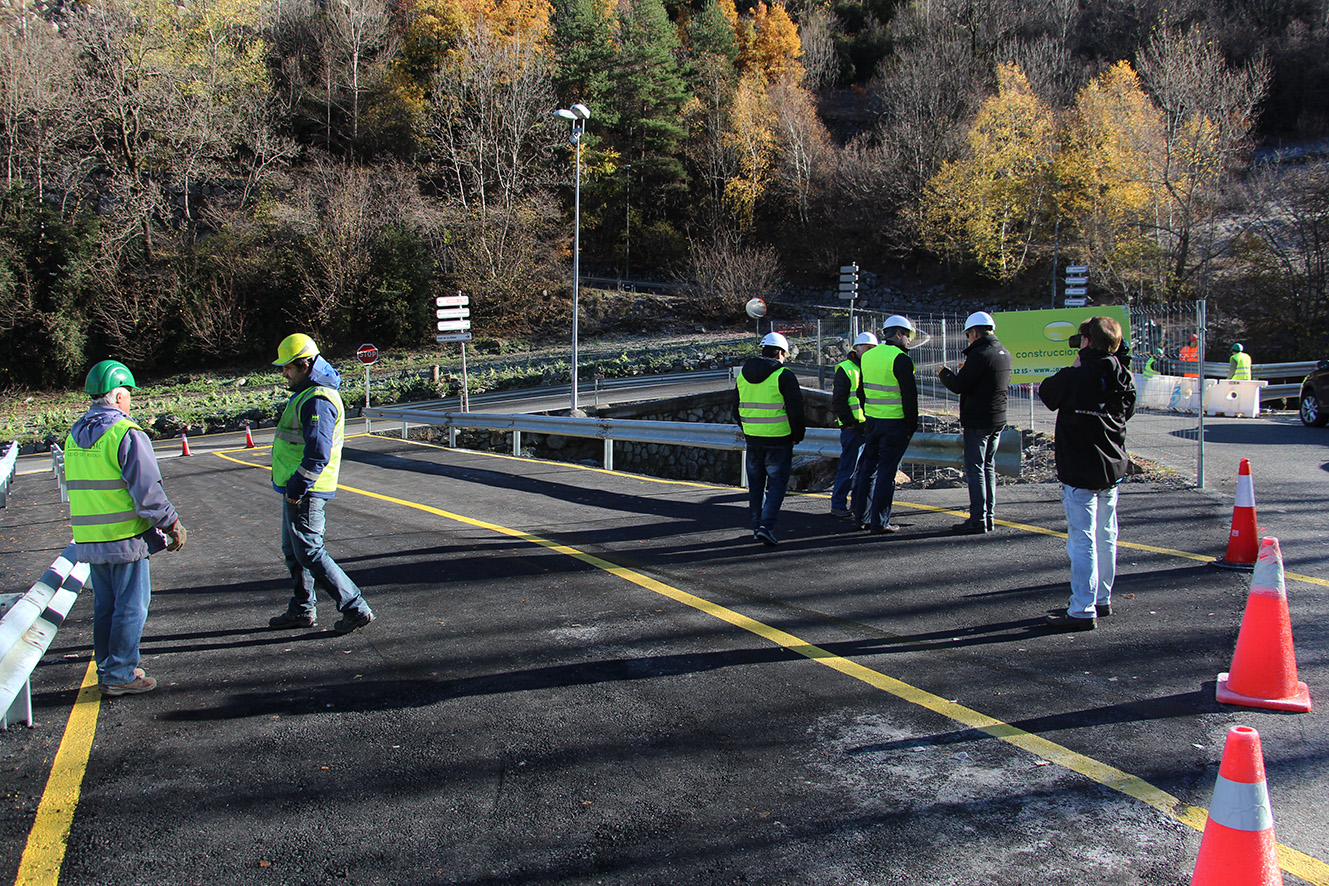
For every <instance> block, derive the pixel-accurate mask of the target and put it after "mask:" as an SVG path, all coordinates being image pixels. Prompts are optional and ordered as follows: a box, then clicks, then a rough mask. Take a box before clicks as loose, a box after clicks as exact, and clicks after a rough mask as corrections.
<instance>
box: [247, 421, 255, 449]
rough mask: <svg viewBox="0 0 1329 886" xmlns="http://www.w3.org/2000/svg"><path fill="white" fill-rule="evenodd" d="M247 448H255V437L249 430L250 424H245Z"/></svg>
mask: <svg viewBox="0 0 1329 886" xmlns="http://www.w3.org/2000/svg"><path fill="white" fill-rule="evenodd" d="M245 448H246V449H253V448H254V435H253V434H252V433H251V432H250V430H249V423H248V422H246V423H245Z"/></svg>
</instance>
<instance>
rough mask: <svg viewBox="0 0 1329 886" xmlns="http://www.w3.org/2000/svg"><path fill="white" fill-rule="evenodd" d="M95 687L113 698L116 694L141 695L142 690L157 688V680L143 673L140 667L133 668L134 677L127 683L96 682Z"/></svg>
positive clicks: (147, 690) (149, 690)
mask: <svg viewBox="0 0 1329 886" xmlns="http://www.w3.org/2000/svg"><path fill="white" fill-rule="evenodd" d="M97 688H98V689H100V690H101V691H102V695H105V696H107V697H108V698H115V697H116V696H118V695H142V694H143V693H144V692H151V691H152V690H154V689H156V688H157V681H156V680H154V679H153V678H152V677H149V676H148V675H146V674H144V673H143V671H142V669H139V668H136V669H135V676H134V679H132V680H130V681H129V682H128V683H119V684H114V685H113V684H111V683H98V684H97Z"/></svg>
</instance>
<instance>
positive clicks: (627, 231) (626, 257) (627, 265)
mask: <svg viewBox="0 0 1329 886" xmlns="http://www.w3.org/2000/svg"><path fill="white" fill-rule="evenodd" d="M623 169H624V171H625V173H626V181H625V182H624V184H623V204H624V209H623V282H624V283H627V282H628V280H629V279H631V277H632V164H631V163H625V164H624V165H623Z"/></svg>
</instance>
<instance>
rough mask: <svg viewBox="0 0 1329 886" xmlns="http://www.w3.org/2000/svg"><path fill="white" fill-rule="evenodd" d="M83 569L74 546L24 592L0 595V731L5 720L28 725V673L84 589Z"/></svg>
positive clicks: (85, 571)
mask: <svg viewBox="0 0 1329 886" xmlns="http://www.w3.org/2000/svg"><path fill="white" fill-rule="evenodd" d="M88 572H89V567H88V564H86V563H79V562H78V561H77V560H76V559H75V557H74V543H73V542H70V543H69V546H68V547H66V548H65V550H64V553H62V554H61V555H60V556H59V557H57V558H56V560H55V562H54V563H52V564H51V568H50V569H47V570H46V573H45V574H44V575H43V576H42V577H41V578H39V579H38V580H37V582H36V584H34V585H33V586H32V588H31V589H29V591H28V592H27V593H26V594H7V595H5V596H4V597H0V611H3V612H4V616H3V617H2V618H0V711H4V714H3V715H2V716H0V729H8V728H9V720H10V719H11V718H13V719H22V720H23V721H24V722H25V723H26V724H27V725H28V726H32V685H31V678H32V670H33V668H35V667H36V666H37V663H38V662H39V661H41V659H42V656H43V655H45V654H46V650H47V649H48V648H50V645H51V641H52V640H54V639H55V632H56V630H58V629H59V627H60V625H61V623H63V622H64V620H65V616H67V615H68V614H69V610H70V608H72V607H73V605H74V601H75V600H77V599H78V594H79V591H80V590H82V589H83V588H84V587H88V586H89V585H88Z"/></svg>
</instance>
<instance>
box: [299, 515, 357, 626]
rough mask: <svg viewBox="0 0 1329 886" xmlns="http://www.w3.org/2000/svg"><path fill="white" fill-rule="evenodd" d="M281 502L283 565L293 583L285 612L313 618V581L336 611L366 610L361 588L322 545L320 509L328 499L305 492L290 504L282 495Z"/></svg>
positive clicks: (321, 516) (349, 612)
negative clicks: (289, 600) (328, 598)
mask: <svg viewBox="0 0 1329 886" xmlns="http://www.w3.org/2000/svg"><path fill="white" fill-rule="evenodd" d="M282 505H283V507H282V523H281V551H282V553H283V554H285V555H286V568H287V569H288V570H290V573H291V581H292V582H293V593H292V596H291V602H290V604H289V605H288V606H287V609H286V611H287V612H290V613H292V614H301V615H308V616H309V617H310V618H314V617H315V614H316V610H317V601H316V600H315V597H314V583H315V582H317V583H318V584H319V585H321V586H322V587H323V590H325V591H327V592H328V594H329V595H330V596H331V597H332V600H333V602H334V603H335V604H336V605H337V611H338V612H341V613H343V614H361V613H367V612H369V604H368V603H366V602H365V599H364V597H363V596H361V594H360V588H359V587H357V586H356V584H355V582H353V581H351V579H350V577H349V576H348V575H347V574H346V573H345V572H343V571H342V568H341V567H340V566H338V565H337V563H336V561H334V560H333V559H332V557H331V556H329V555H328V552H327V550H326V549H325V548H324V547H323V529H324V527H325V525H326V518H325V517H324V515H323V508H324V507H325V506H326V505H327V500H326V499H322V498H314V497H313V496H312V495H306V496H305V497H304V498H302V499H300V501H299V502H298V503H297V504H291V503H290V502H289V501H287V500H286V497H285V496H282Z"/></svg>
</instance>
